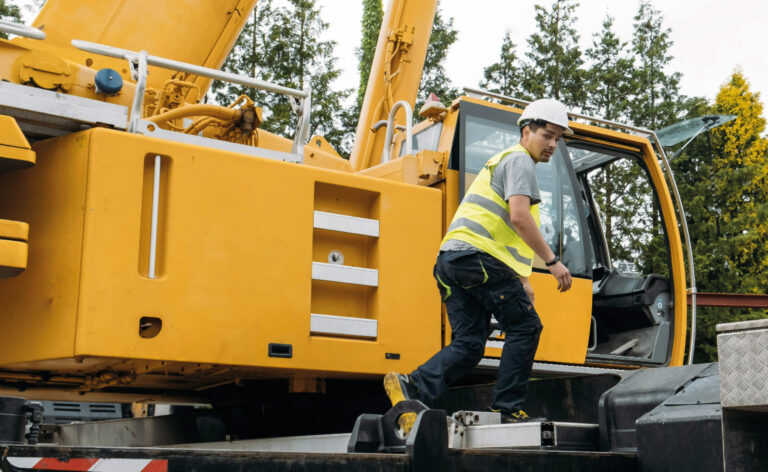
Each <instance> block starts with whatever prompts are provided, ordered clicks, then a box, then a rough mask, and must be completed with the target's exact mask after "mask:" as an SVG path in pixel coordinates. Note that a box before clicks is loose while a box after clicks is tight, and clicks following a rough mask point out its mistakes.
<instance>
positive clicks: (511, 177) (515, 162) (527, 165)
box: [502, 156, 541, 205]
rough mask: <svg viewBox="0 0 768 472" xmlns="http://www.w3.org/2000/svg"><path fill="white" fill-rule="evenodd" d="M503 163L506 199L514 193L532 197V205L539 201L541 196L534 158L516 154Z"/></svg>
mask: <svg viewBox="0 0 768 472" xmlns="http://www.w3.org/2000/svg"><path fill="white" fill-rule="evenodd" d="M503 164H505V165H504V166H503V174H502V175H503V176H504V200H509V198H510V197H512V196H513V195H525V196H527V197H529V198H530V199H531V204H532V205H533V204H536V203H539V202H540V201H541V196H540V195H539V184H538V181H537V180H536V167H535V164H534V162H533V160H531V158H529V157H528V156H524V157H522V156H514V157H511V158H508V159H505V162H504V163H503Z"/></svg>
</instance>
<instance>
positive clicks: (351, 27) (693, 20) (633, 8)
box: [318, 0, 768, 116]
mask: <svg viewBox="0 0 768 472" xmlns="http://www.w3.org/2000/svg"><path fill="white" fill-rule="evenodd" d="M383 1H384V7H385V8H386V5H387V4H388V3H389V0H383ZM537 3H539V4H542V5H544V6H548V5H551V3H552V0H539V1H538V2H537V1H533V0H474V1H472V2H468V1H466V0H441V1H440V8H441V11H442V13H443V17H444V18H450V17H453V19H454V27H455V28H456V29H457V30H458V32H459V34H458V40H457V41H456V43H454V45H453V46H452V47H451V49H450V50H449V51H448V56H447V58H446V62H445V68H446V72H447V74H448V76H449V77H450V78H451V80H452V81H453V83H454V85H456V86H458V87H462V86H469V87H476V86H477V85H478V82H479V81H480V80H481V79H482V74H483V68H484V67H486V66H488V65H490V64H492V63H494V62H496V61H497V60H498V58H499V55H500V51H501V43H502V39H503V37H504V34H505V33H506V32H507V31H509V33H510V35H511V37H512V41H513V42H514V43H515V44H517V45H518V48H517V52H518V54H521V55H522V53H523V51H524V50H525V49H526V47H527V44H526V40H527V38H528V37H529V36H530V35H531V33H533V32H534V30H535V27H536V23H535V21H534V16H535V11H534V5H535V4H537ZM638 3H639V2H638V1H637V0H612V1H611V0H581V1H580V2H579V7H578V8H577V9H576V16H577V17H578V21H577V23H576V30H577V32H578V33H579V35H580V44H581V46H582V48H583V49H586V48H588V47H589V46H590V45H591V44H592V40H593V34H594V33H597V32H599V31H600V30H601V27H602V22H603V19H604V18H605V16H606V15H611V16H613V17H614V19H615V21H614V30H615V31H616V33H617V34H618V36H619V37H621V38H622V39H623V40H624V41H627V42H631V39H632V29H633V22H634V16H635V14H636V13H637V8H638ZM318 4H319V5H320V6H321V8H322V11H321V15H322V17H323V19H324V20H325V21H326V22H328V23H329V24H330V26H329V29H328V31H327V32H326V34H327V39H332V40H335V41H336V42H337V43H338V44H337V47H336V55H337V57H338V65H339V67H340V68H341V69H342V70H343V73H342V76H341V77H340V78H339V79H338V80H337V83H336V84H335V85H336V87H338V88H356V87H357V84H358V80H359V77H358V71H357V59H356V57H355V54H354V51H355V48H356V47H358V46H359V44H360V18H361V16H362V1H361V0H318ZM468 5H471V7H469V8H468V7H467V6H468ZM653 5H654V8H656V9H657V10H659V11H661V13H662V16H663V25H664V26H665V27H667V28H671V30H672V33H671V39H672V41H673V42H674V44H673V46H672V47H671V54H672V55H673V56H674V59H673V60H672V62H671V64H670V66H669V70H668V71H667V72H681V73H682V74H683V77H682V80H681V82H680V88H681V92H682V93H683V94H685V95H689V96H702V97H705V98H707V99H708V100H710V102H714V99H715V96H716V95H717V92H718V90H719V89H720V86H721V85H722V84H723V83H725V82H727V81H728V79H729V78H730V76H731V74H732V73H733V71H734V69H735V68H740V69H741V70H742V71H743V72H744V75H745V76H746V78H747V80H748V81H749V82H750V85H751V89H752V91H758V92H760V93H761V97H762V101H763V102H764V103H765V100H766V99H768V54H766V52H765V48H766V32H765V30H766V28H768V1H765V0H730V1H728V2H723V1H722V0H717V1H716V0H674V1H670V0H667V1H663V2H662V1H660V0H655V1H654V2H653ZM764 116H765V113H764Z"/></svg>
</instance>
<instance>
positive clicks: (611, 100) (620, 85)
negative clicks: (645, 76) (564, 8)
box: [585, 16, 633, 122]
mask: <svg viewBox="0 0 768 472" xmlns="http://www.w3.org/2000/svg"><path fill="white" fill-rule="evenodd" d="M586 56H587V58H588V59H589V62H590V65H589V68H588V69H587V71H586V74H585V89H586V92H587V103H586V107H585V109H586V111H588V112H589V113H590V114H592V115H596V116H599V117H601V118H604V119H606V120H611V121H619V122H622V121H625V119H626V112H627V109H628V107H629V100H628V97H629V95H630V93H631V92H632V69H633V59H632V57H630V56H629V55H628V51H627V43H626V42H623V41H621V40H620V39H619V37H618V36H616V33H615V32H614V31H613V18H612V17H610V16H607V17H606V18H605V19H604V20H603V30H602V32H601V33H600V34H595V35H594V40H593V42H592V47H591V48H589V49H587V51H586Z"/></svg>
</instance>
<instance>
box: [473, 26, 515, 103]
mask: <svg viewBox="0 0 768 472" xmlns="http://www.w3.org/2000/svg"><path fill="white" fill-rule="evenodd" d="M516 48H517V46H516V45H515V43H514V42H512V38H511V37H510V35H509V31H507V33H506V34H505V35H504V41H503V42H502V43H501V56H500V57H499V62H495V63H493V64H491V65H490V66H488V67H485V68H484V69H483V80H482V81H481V82H480V88H482V89H484V90H488V91H489V92H494V93H498V94H501V95H506V96H508V97H515V96H519V95H520V79H521V72H520V67H519V66H518V65H517V62H518V57H517V53H516V52H515V49H516Z"/></svg>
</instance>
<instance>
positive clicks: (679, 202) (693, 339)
mask: <svg viewBox="0 0 768 472" xmlns="http://www.w3.org/2000/svg"><path fill="white" fill-rule="evenodd" d="M462 90H463V92H465V93H471V94H476V95H481V96H486V97H490V98H496V99H498V100H503V101H506V102H510V103H513V104H515V105H520V106H523V107H524V106H527V105H528V104H529V103H530V102H529V101H526V100H520V99H519V98H514V97H508V96H506V95H501V94H498V93H494V92H488V91H486V90H481V89H476V88H472V87H463V89H462ZM568 116H569V117H571V118H572V119H582V120H588V121H592V122H595V123H600V124H603V125H608V126H613V127H616V128H619V129H623V130H625V131H631V132H635V133H640V134H643V135H646V136H648V137H650V138H652V142H653V143H654V144H655V146H656V149H657V155H658V156H659V157H660V158H661V161H662V163H663V164H664V171H665V173H666V175H667V179H669V183H670V187H672V194H673V195H674V196H675V202H676V203H677V211H678V213H679V215H680V227H681V229H682V231H683V238H684V239H685V249H686V252H687V254H688V275H689V277H690V281H691V288H689V289H688V295H690V296H691V339H690V342H689V345H688V364H693V351H694V348H695V347H696V275H695V271H694V265H693V250H692V249H691V237H690V234H689V233H688V222H687V221H686V219H685V209H684V208H683V201H682V198H680V191H679V190H678V188H677V182H676V181H675V177H674V175H673V174H672V167H671V166H670V165H669V160H668V159H667V155H666V153H665V152H664V147H663V146H662V145H661V141H659V138H658V136H656V132H655V131H652V130H649V129H645V128H639V127H636V126H631V125H626V124H623V123H618V122H615V121H611V120H604V119H602V118H597V117H594V116H588V115H582V114H579V113H568Z"/></svg>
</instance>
